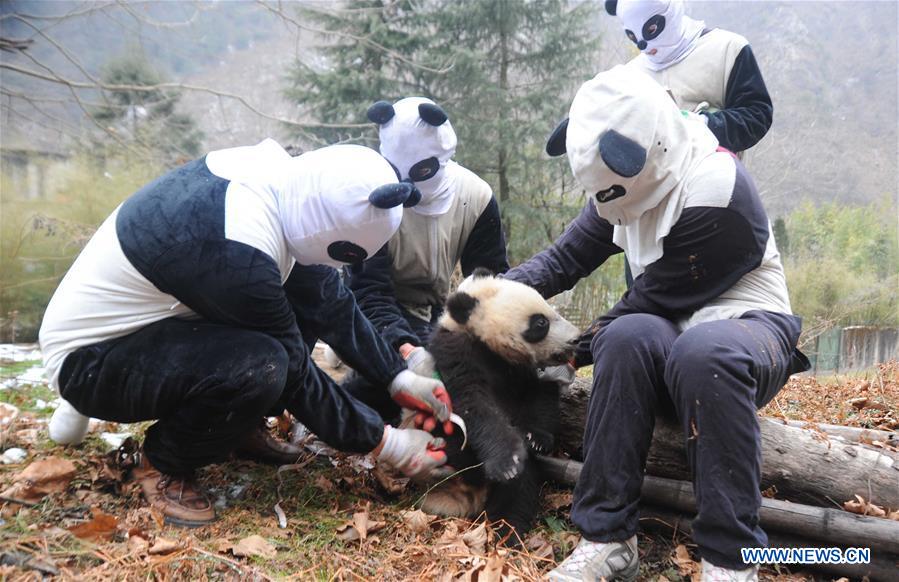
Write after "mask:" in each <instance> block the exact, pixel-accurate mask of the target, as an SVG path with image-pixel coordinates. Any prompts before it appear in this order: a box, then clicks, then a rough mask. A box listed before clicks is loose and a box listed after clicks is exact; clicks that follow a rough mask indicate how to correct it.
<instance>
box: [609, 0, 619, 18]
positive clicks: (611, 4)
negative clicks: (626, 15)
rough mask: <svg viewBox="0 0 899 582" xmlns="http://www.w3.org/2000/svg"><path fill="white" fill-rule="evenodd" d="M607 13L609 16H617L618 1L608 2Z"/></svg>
mask: <svg viewBox="0 0 899 582" xmlns="http://www.w3.org/2000/svg"><path fill="white" fill-rule="evenodd" d="M606 12H608V13H609V16H615V13H617V12H618V0H606Z"/></svg>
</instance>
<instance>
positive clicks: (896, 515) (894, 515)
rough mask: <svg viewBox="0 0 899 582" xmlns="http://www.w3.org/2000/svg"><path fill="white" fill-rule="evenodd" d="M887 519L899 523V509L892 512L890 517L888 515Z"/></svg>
mask: <svg viewBox="0 0 899 582" xmlns="http://www.w3.org/2000/svg"><path fill="white" fill-rule="evenodd" d="M887 519H892V520H893V521H899V509H897V510H896V511H891V512H890V513H889V515H887Z"/></svg>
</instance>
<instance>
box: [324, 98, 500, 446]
mask: <svg viewBox="0 0 899 582" xmlns="http://www.w3.org/2000/svg"><path fill="white" fill-rule="evenodd" d="M368 117H369V119H370V120H371V121H372V122H374V123H377V124H378V135H379V138H380V149H381V154H382V155H383V156H384V157H385V158H387V160H388V161H389V162H390V163H391V164H392V165H393V166H394V168H395V169H396V171H397V173H398V174H399V176H400V178H401V179H402V180H403V181H404V182H406V183H410V184H412V185H414V186H415V188H416V189H417V190H418V191H419V192H420V193H421V201H420V202H419V203H418V204H416V205H415V206H412V207H410V208H407V209H406V210H405V211H404V213H403V221H402V224H401V225H400V228H399V230H398V231H397V232H396V234H395V235H394V236H393V237H392V238H391V239H390V241H389V242H388V243H387V244H386V245H385V246H384V247H383V248H381V249H380V250H379V251H378V252H377V253H376V254H375V255H374V256H373V257H372V258H371V259H370V260H368V261H365V262H364V263H361V264H357V265H354V266H352V267H351V268H350V270H349V279H348V284H349V287H350V289H352V290H353V293H354V294H355V296H356V300H357V301H358V302H359V307H360V308H361V309H362V312H363V313H364V314H365V315H366V316H367V317H368V318H369V320H371V322H372V323H373V324H374V325H375V327H376V328H377V330H378V332H379V333H380V334H381V336H382V337H383V338H384V341H386V342H387V344H388V345H390V346H391V347H393V349H395V350H397V351H399V352H400V353H401V354H402V355H403V357H404V358H406V360H407V363H408V364H409V367H410V368H411V369H413V370H415V371H416V372H418V373H420V374H423V375H426V376H430V375H431V374H433V372H434V362H433V358H432V357H431V356H430V354H428V352H427V351H426V350H425V347H424V346H425V345H426V343H427V340H428V338H429V336H430V335H431V332H432V329H433V326H434V325H435V323H436V322H437V320H438V318H439V317H440V314H441V313H442V311H443V305H444V302H445V301H446V298H447V295H448V294H449V289H450V279H451V278H452V276H453V271H454V270H455V268H456V266H457V265H459V266H460V267H461V270H462V274H463V276H466V277H467V276H469V275H470V274H471V273H472V272H474V270H475V269H477V268H484V269H488V270H490V271H492V272H494V273H502V272H505V271H506V270H507V269H508V268H509V264H508V261H507V259H506V243H505V239H504V237H503V232H502V221H501V219H500V215H499V207H498V206H497V203H496V199H495V198H494V196H493V193H492V191H491V189H490V186H489V185H488V184H487V183H486V182H485V181H484V180H482V179H481V178H479V177H478V176H477V175H476V174H474V173H473V172H471V171H470V170H468V169H466V168H464V167H462V166H460V165H459V164H457V163H456V162H454V161H453V160H452V157H453V155H454V153H455V151H456V141H457V140H456V133H455V131H454V130H453V126H452V124H451V123H450V121H449V119H448V117H447V114H446V113H445V112H444V111H443V110H442V109H441V108H440V107H439V106H437V105H436V104H435V103H434V102H433V101H431V100H430V99H425V98H423V97H408V98H405V99H401V100H399V101H397V102H396V103H394V104H391V103H388V102H387V101H379V102H377V103H375V104H374V105H372V106H371V107H370V108H369V110H368ZM337 351H338V352H339V349H338V350H337ZM345 386H346V387H347V389H348V390H350V392H351V393H352V394H354V395H357V397H359V398H361V399H365V400H366V401H367V402H370V403H371V404H372V405H373V406H375V407H376V408H377V409H378V410H379V411H381V412H382V414H384V418H386V419H391V418H394V417H396V416H397V415H398V414H399V407H398V406H397V405H396V404H395V403H394V402H393V401H392V400H391V399H389V398H387V397H386V392H385V391H383V390H377V389H374V388H373V387H372V386H371V385H370V384H369V383H368V382H367V380H366V379H365V378H362V377H358V376H357V377H355V378H352V377H351V378H350V379H349V380H348V381H347V383H346V384H345ZM428 428H431V427H430V426H429V427H428Z"/></svg>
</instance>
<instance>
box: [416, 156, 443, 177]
mask: <svg viewBox="0 0 899 582" xmlns="http://www.w3.org/2000/svg"><path fill="white" fill-rule="evenodd" d="M439 169H440V160H438V159H437V158H436V157H433V156H432V157H430V158H428V159H426V160H422V161H420V162H417V163H416V164H415V165H413V166H412V167H411V168H409V179H410V180H412V181H413V182H424V181H425V180H427V179H429V178H433V177H434V175H435V174H436V173H437V171H438V170H439Z"/></svg>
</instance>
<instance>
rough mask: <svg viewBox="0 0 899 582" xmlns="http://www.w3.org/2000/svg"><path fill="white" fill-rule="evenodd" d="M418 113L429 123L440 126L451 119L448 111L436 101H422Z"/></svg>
mask: <svg viewBox="0 0 899 582" xmlns="http://www.w3.org/2000/svg"><path fill="white" fill-rule="evenodd" d="M418 115H419V116H420V117H421V118H422V119H423V120H424V122H425V123H427V124H428V125H433V126H434V127H440V126H441V125H443V124H444V123H446V120H447V119H449V117H448V116H447V114H446V112H445V111H444V110H443V109H441V108H440V107H439V106H438V105H435V104H434V103H422V104H421V105H419V106H418Z"/></svg>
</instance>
